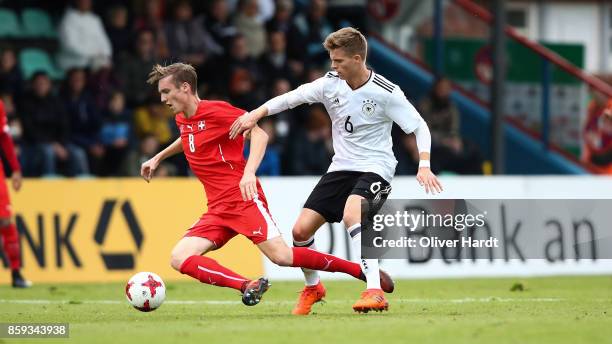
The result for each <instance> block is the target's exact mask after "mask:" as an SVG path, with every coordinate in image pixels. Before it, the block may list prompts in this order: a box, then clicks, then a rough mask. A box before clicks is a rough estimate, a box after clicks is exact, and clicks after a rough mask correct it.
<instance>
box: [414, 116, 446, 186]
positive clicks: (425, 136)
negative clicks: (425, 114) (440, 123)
mask: <svg viewBox="0 0 612 344" xmlns="http://www.w3.org/2000/svg"><path fill="white" fill-rule="evenodd" d="M414 135H415V136H416V142H417V148H418V149H419V160H420V161H419V170H418V172H417V175H416V179H417V181H418V182H419V184H420V185H421V186H423V187H424V188H425V192H426V193H429V192H431V193H432V194H434V193H436V192H438V193H440V192H442V184H440V181H439V180H438V177H436V175H435V174H434V173H433V172H432V171H431V167H430V165H431V164H430V160H429V159H430V154H429V152H430V150H431V134H430V132H429V127H428V126H427V123H425V121H423V120H422V119H421V125H419V127H418V128H416V130H415V131H414Z"/></svg>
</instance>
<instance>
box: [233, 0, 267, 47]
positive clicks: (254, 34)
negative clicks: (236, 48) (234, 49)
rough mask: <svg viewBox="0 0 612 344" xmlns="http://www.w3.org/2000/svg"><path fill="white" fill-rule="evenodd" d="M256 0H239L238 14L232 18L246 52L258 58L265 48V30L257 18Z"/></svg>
mask: <svg viewBox="0 0 612 344" xmlns="http://www.w3.org/2000/svg"><path fill="white" fill-rule="evenodd" d="M258 6H259V5H258V3H257V0H240V2H239V5H238V14H237V15H236V17H235V18H234V25H235V26H236V29H238V32H240V33H241V34H242V35H243V36H244V38H245V40H246V46H247V49H248V54H249V55H250V56H251V57H254V58H258V57H259V56H260V55H261V54H262V53H263V52H264V50H265V48H266V30H265V28H264V25H263V23H262V22H261V21H260V20H259V18H258V14H259V7H258Z"/></svg>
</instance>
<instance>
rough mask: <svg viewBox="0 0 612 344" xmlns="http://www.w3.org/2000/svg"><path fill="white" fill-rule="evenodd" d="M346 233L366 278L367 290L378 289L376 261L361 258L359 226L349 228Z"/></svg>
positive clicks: (378, 279) (358, 224) (378, 280)
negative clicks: (349, 237)
mask: <svg viewBox="0 0 612 344" xmlns="http://www.w3.org/2000/svg"><path fill="white" fill-rule="evenodd" d="M347 231H348V232H349V235H350V236H351V244H352V247H353V252H354V253H355V255H356V256H357V259H358V261H359V264H360V265H361V271H363V274H364V275H365V276H366V280H367V289H380V271H379V270H378V259H362V258H361V224H360V223H356V224H354V225H352V226H350V227H349V228H348V229H347Z"/></svg>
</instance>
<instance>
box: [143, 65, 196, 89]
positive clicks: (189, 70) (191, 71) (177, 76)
mask: <svg viewBox="0 0 612 344" xmlns="http://www.w3.org/2000/svg"><path fill="white" fill-rule="evenodd" d="M170 75H171V76H172V79H173V80H174V85H176V87H180V86H181V85H182V84H183V83H184V82H186V83H187V84H188V85H189V86H191V92H192V93H193V94H196V88H197V85H198V74H197V73H196V71H195V68H193V66H192V65H190V64H187V63H180V62H177V63H173V64H171V65H168V66H162V65H159V64H156V65H155V66H153V69H152V70H151V73H149V79H147V82H148V83H149V84H155V83H157V82H158V81H159V80H161V79H163V78H165V77H167V76H170Z"/></svg>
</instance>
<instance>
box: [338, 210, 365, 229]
mask: <svg viewBox="0 0 612 344" xmlns="http://www.w3.org/2000/svg"><path fill="white" fill-rule="evenodd" d="M360 215H361V214H359V216H358V215H355V214H351V213H349V212H344V215H343V216H342V222H344V226H346V228H348V227H350V226H352V225H354V224H356V223H360V222H361V216H360Z"/></svg>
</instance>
